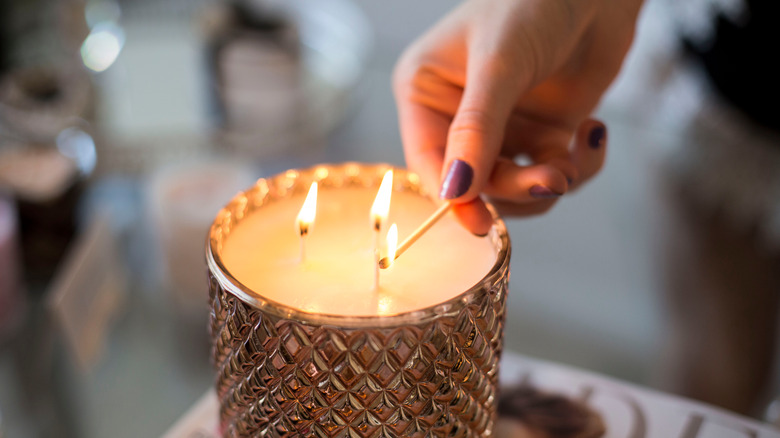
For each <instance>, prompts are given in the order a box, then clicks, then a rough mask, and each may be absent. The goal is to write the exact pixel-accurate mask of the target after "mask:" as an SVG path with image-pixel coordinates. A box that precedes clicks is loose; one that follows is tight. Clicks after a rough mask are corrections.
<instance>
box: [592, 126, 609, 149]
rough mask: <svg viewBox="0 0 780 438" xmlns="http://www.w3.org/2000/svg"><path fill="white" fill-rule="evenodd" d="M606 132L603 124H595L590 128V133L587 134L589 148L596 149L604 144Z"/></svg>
mask: <svg viewBox="0 0 780 438" xmlns="http://www.w3.org/2000/svg"><path fill="white" fill-rule="evenodd" d="M606 134H607V128H606V127H605V126H604V125H596V126H595V127H593V129H591V130H590V134H588V146H590V147H591V149H598V148H600V147H602V146H604V140H605V138H606Z"/></svg>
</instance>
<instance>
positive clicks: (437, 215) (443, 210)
mask: <svg viewBox="0 0 780 438" xmlns="http://www.w3.org/2000/svg"><path fill="white" fill-rule="evenodd" d="M450 207H452V204H450V203H449V202H447V203H444V204H442V205H441V207H439V208H438V209H437V210H436V211H435V212H434V213H433V214H432V215H431V217H429V218H428V219H426V220H425V222H423V223H422V225H420V226H419V227H417V229H416V230H414V232H413V233H412V234H410V235H409V237H407V238H406V240H404V241H403V242H401V244H400V245H398V249H396V250H395V252H393V253H390V251H389V249H388V254H387V256H385V257H382V259H381V260H379V263H378V266H379V267H380V268H382V269H387V268H389V267H390V265H392V264H393V261H395V259H397V258H398V257H400V256H401V254H403V253H404V252H405V251H406V250H407V249H409V247H410V246H412V244H413V243H414V242H416V241H417V239H419V238H420V237H421V236H422V235H423V234H424V233H425V232H426V231H428V230H429V229H430V228H431V227H432V226H433V224H435V223H436V222H438V221H439V219H441V218H442V217H444V215H445V214H447V212H448V211H450ZM388 234H389V233H388Z"/></svg>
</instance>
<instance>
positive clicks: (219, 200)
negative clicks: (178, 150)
mask: <svg viewBox="0 0 780 438" xmlns="http://www.w3.org/2000/svg"><path fill="white" fill-rule="evenodd" d="M252 175H253V172H252V171H251V169H250V168H249V167H247V165H245V164H243V163H239V162H234V161H222V160H216V161H197V162H190V163H183V164H179V165H176V166H169V167H163V168H161V169H159V170H158V171H157V172H156V173H155V174H154V175H152V178H151V179H150V183H149V186H148V189H147V191H148V196H147V199H148V211H149V215H150V219H151V224H152V234H153V235H154V236H153V237H155V238H156V241H157V242H158V248H157V249H158V251H159V254H160V255H161V257H160V259H161V263H160V271H161V272H160V273H161V277H162V285H163V288H164V289H165V290H167V291H168V292H169V296H170V298H171V300H172V304H173V306H174V309H175V313H176V314H177V315H178V316H182V317H184V318H185V319H189V320H193V321H194V323H196V324H198V328H203V327H205V326H204V325H203V323H204V321H205V320H206V315H207V306H206V299H207V296H208V294H207V290H206V286H205V285H206V283H205V282H204V278H205V275H206V264H205V260H204V258H203V248H204V246H205V245H206V236H207V235H208V229H209V226H210V225H211V222H212V221H213V220H214V217H216V215H217V212H218V211H219V210H220V209H221V208H222V206H223V205H224V204H225V203H226V200H228V199H231V198H232V197H233V196H234V195H235V194H236V193H238V192H239V191H240V190H242V189H246V188H247V187H248V186H250V185H251V184H252V183H253V181H254V180H255V178H253V176H252ZM203 334H204V336H205V331H204V332H203Z"/></svg>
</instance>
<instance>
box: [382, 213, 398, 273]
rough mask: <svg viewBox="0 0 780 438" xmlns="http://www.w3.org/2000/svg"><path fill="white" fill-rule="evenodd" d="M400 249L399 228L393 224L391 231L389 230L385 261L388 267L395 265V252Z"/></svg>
mask: <svg viewBox="0 0 780 438" xmlns="http://www.w3.org/2000/svg"><path fill="white" fill-rule="evenodd" d="M397 247H398V227H397V226H396V225H395V224H393V225H391V226H390V229H389V230H387V256H386V257H385V259H386V260H387V267H388V268H389V267H390V266H392V265H393V261H394V260H395V250H396V248H397Z"/></svg>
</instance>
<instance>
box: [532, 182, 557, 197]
mask: <svg viewBox="0 0 780 438" xmlns="http://www.w3.org/2000/svg"><path fill="white" fill-rule="evenodd" d="M528 193H530V194H531V196H533V197H534V198H536V199H553V198H557V197H559V196H561V193H555V192H553V191H552V190H550V188H549V187H545V186H543V185H541V184H536V185H534V186H531V188H530V189H528Z"/></svg>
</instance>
